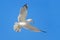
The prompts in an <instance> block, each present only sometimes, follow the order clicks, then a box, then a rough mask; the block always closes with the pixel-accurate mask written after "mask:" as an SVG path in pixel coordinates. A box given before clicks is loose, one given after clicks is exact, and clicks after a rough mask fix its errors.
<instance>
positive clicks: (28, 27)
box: [25, 24, 40, 32]
mask: <svg viewBox="0 0 60 40" xmlns="http://www.w3.org/2000/svg"><path fill="white" fill-rule="evenodd" d="M25 28H27V29H30V30H32V31H35V32H40V30H39V29H37V28H36V27H33V26H31V25H29V24H27V25H26V26H25Z"/></svg>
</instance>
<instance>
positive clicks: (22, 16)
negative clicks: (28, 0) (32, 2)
mask: <svg viewBox="0 0 60 40" xmlns="http://www.w3.org/2000/svg"><path fill="white" fill-rule="evenodd" d="M27 8H28V6H27V4H25V5H24V6H23V7H22V8H21V10H20V13H19V16H18V21H25V19H26V16H27Z"/></svg>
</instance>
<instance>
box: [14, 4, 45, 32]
mask: <svg viewBox="0 0 60 40" xmlns="http://www.w3.org/2000/svg"><path fill="white" fill-rule="evenodd" d="M27 9H28V5H27V4H25V5H24V6H22V8H21V9H20V12H19V16H18V22H15V24H14V28H13V29H14V31H16V32H20V31H21V29H22V28H25V29H30V30H31V31H34V32H41V31H42V30H39V29H37V28H36V27H34V26H32V25H31V24H30V22H32V21H33V20H32V19H27V20H26V16H27ZM42 32H44V31H42Z"/></svg>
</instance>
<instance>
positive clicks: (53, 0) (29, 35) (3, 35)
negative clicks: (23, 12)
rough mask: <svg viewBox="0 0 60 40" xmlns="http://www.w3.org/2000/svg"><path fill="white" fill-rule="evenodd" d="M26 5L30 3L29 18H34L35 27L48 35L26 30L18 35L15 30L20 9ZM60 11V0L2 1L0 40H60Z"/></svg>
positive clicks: (0, 7)
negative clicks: (14, 26)
mask: <svg viewBox="0 0 60 40" xmlns="http://www.w3.org/2000/svg"><path fill="white" fill-rule="evenodd" d="M25 3H28V15H27V18H32V19H33V20H34V21H35V23H34V24H33V26H36V27H37V28H39V29H41V30H45V31H46V32H47V33H43V32H39V33H36V32H31V31H30V30H26V29H22V31H21V32H19V33H17V32H15V31H14V30H13V25H14V23H15V22H16V21H17V16H18V14H19V11H20V8H21V7H22V6H23V5H24V4H25ZM59 11H60V3H59V0H29V1H28V2H27V0H0V40H59V39H60V38H59V37H60V35H59V34H60V32H59V29H60V19H59V18H60V12H59Z"/></svg>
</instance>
